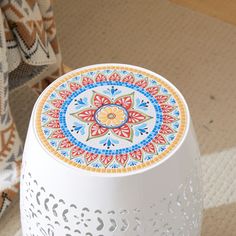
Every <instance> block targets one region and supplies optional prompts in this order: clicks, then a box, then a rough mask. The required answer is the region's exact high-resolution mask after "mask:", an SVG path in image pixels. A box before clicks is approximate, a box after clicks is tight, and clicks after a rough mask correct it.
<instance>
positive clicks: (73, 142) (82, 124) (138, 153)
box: [36, 65, 187, 173]
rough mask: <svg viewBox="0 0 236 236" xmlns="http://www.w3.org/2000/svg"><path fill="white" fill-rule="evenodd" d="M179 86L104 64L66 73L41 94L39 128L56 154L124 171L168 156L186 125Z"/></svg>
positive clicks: (78, 162)
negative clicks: (177, 88) (175, 86)
mask: <svg viewBox="0 0 236 236" xmlns="http://www.w3.org/2000/svg"><path fill="white" fill-rule="evenodd" d="M178 93H179V92H178V91H177V90H176V89H175V88H174V87H173V86H171V85H170V84H169V83H168V82H166V81H165V80H164V79H162V78H160V77H158V75H155V74H152V73H150V74H149V73H148V72H147V71H146V70H143V69H141V68H140V69H137V68H136V67H132V66H122V65H121V66H114V65H106V66H105V65H104V66H100V67H98V66H97V67H96V66H94V67H90V68H89V69H84V70H83V69H81V70H77V71H74V72H72V73H69V74H68V75H65V76H62V77H61V78H59V79H58V80H56V81H55V82H54V83H53V84H52V86H50V87H49V88H48V89H46V90H45V92H44V93H43V94H42V96H41V98H40V100H39V102H38V105H37V112H36V132H37V134H38V136H39V138H40V141H41V142H42V143H43V145H44V146H45V147H46V148H47V149H48V151H50V152H51V153H52V154H53V155H54V156H55V157H58V158H60V159H62V160H64V161H66V162H67V163H69V164H71V165H74V166H77V167H79V168H82V169H86V170H89V171H97V172H107V173H120V172H128V171H132V170H137V169H140V168H144V167H147V166H150V165H153V164H155V163H156V162H158V161H160V160H162V159H163V158H165V157H166V156H167V155H168V153H170V152H171V151H172V150H173V149H174V148H175V147H176V146H177V145H178V143H179V142H180V140H181V138H182V136H183V134H184V131H185V129H186V116H187V115H186V107H185V105H184V102H183V100H182V97H181V96H180V95H178Z"/></svg>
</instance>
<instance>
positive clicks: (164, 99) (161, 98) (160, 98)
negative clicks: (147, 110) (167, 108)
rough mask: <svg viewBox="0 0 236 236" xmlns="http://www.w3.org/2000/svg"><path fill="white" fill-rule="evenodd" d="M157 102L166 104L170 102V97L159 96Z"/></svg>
mask: <svg viewBox="0 0 236 236" xmlns="http://www.w3.org/2000/svg"><path fill="white" fill-rule="evenodd" d="M155 98H156V100H157V101H158V103H160V104H161V103H164V102H166V101H167V100H168V98H169V96H166V95H157V96H155Z"/></svg>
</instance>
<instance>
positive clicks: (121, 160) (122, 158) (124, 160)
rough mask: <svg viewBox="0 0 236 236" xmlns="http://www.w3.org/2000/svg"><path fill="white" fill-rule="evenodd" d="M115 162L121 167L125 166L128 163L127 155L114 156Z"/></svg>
mask: <svg viewBox="0 0 236 236" xmlns="http://www.w3.org/2000/svg"><path fill="white" fill-rule="evenodd" d="M116 160H117V162H119V163H120V164H121V165H122V166H125V165H126V163H127V161H128V154H120V155H116Z"/></svg>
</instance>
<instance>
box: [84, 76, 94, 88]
mask: <svg viewBox="0 0 236 236" xmlns="http://www.w3.org/2000/svg"><path fill="white" fill-rule="evenodd" d="M93 83H94V81H93V80H92V79H91V78H89V77H84V78H83V79H82V84H83V85H84V86H86V85H88V84H93Z"/></svg>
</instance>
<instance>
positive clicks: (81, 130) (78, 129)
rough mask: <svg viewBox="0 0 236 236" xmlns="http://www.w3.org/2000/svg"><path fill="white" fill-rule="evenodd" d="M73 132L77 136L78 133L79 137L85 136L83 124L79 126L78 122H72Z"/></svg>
mask: <svg viewBox="0 0 236 236" xmlns="http://www.w3.org/2000/svg"><path fill="white" fill-rule="evenodd" d="M73 128H74V129H73V131H75V132H76V133H77V134H78V133H80V134H81V135H84V134H85V126H84V124H80V123H78V122H74V125H73Z"/></svg>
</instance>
